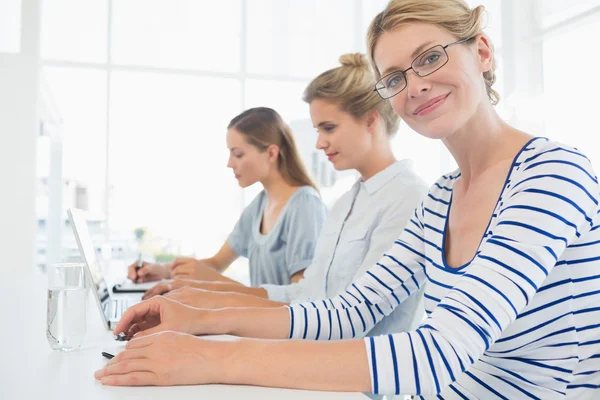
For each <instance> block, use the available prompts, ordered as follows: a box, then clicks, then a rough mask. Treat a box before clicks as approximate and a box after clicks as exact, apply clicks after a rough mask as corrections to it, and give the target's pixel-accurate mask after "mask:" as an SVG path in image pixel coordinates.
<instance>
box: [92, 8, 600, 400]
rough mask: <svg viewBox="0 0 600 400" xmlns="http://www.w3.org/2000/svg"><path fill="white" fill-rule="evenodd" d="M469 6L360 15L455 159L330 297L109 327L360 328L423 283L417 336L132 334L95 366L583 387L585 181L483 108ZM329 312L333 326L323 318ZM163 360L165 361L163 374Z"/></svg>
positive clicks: (262, 378) (587, 311) (590, 329)
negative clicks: (371, 259)
mask: <svg viewBox="0 0 600 400" xmlns="http://www.w3.org/2000/svg"><path fill="white" fill-rule="evenodd" d="M482 13H483V7H481V6H480V7H476V8H475V9H470V8H469V6H467V4H466V3H465V2H463V1H461V0H429V1H426V2H425V1H421V0H393V1H391V2H390V3H389V4H388V6H387V8H386V9H385V10H384V11H383V12H382V13H381V14H379V15H378V16H377V17H376V18H375V20H374V21H373V23H372V24H371V27H370V30H369V43H368V47H369V54H370V56H371V58H372V60H373V66H374V68H375V69H376V71H377V74H378V76H379V77H380V80H379V81H378V83H377V85H376V86H375V90H377V91H378V92H379V93H380V94H381V95H382V97H384V98H385V99H388V101H389V102H390V103H391V104H392V106H393V108H394V110H396V112H397V113H398V114H399V115H400V116H401V117H402V118H403V119H404V120H405V121H406V122H407V124H409V125H410V126H411V127H412V128H413V129H414V130H416V131H417V132H418V133H420V134H421V135H424V136H426V137H429V138H432V139H441V140H442V142H443V143H444V144H445V145H446V146H447V148H448V149H449V150H450V152H451V153H452V155H453V156H454V158H455V160H456V162H457V164H458V166H459V169H457V170H456V171H454V172H452V173H450V174H447V175H445V176H443V177H441V178H440V179H439V180H438V182H437V183H436V184H435V185H434V186H433V187H432V188H431V189H430V192H429V195H428V197H427V198H426V199H425V200H424V201H423V204H422V205H420V206H419V207H418V209H417V211H416V213H415V215H414V216H413V218H412V219H411V222H410V224H409V225H407V227H406V229H405V230H404V232H403V233H402V234H401V235H400V238H399V239H398V240H397V241H396V242H394V243H393V244H391V247H390V249H389V250H388V251H387V254H386V255H385V256H384V257H383V258H382V259H381V260H380V261H379V262H378V263H377V264H375V265H374V266H373V267H372V268H370V269H369V270H368V271H367V272H366V274H365V275H363V276H362V277H360V278H358V279H357V280H355V281H354V283H353V284H352V285H351V286H350V287H349V288H348V291H349V292H350V293H352V295H353V296H352V297H350V296H348V297H346V299H347V300H348V304H347V303H346V302H344V301H343V300H342V299H341V298H340V297H339V296H338V297H336V298H334V299H332V300H331V301H330V302H327V303H325V304H318V303H317V304H315V306H314V307H313V305H312V304H299V305H294V306H291V307H286V308H278V309H268V310H263V309H255V310H238V309H225V310H202V309H196V308H191V307H186V306H184V305H181V304H179V303H176V302H173V301H170V300H168V299H164V298H163V299H156V300H153V299H152V300H150V301H148V302H144V303H142V304H141V305H139V306H138V307H137V308H134V309H132V310H130V312H129V314H128V315H127V316H126V318H125V319H124V320H123V321H122V323H121V324H120V326H118V330H119V331H121V330H127V329H128V328H129V327H130V326H131V322H135V323H137V322H142V321H147V322H146V323H148V325H147V327H150V326H152V328H150V329H151V330H149V331H148V332H156V331H158V330H161V328H163V327H164V328H168V329H175V330H180V331H183V332H187V333H195V334H198V333H224V332H229V333H233V334H237V335H240V336H254V335H256V334H260V335H261V337H263V338H279V339H282V338H294V339H303V338H304V339H329V338H330V337H329V336H331V339H339V338H341V337H342V334H344V337H346V335H348V334H350V335H352V333H353V332H355V331H362V330H364V329H369V327H370V326H372V324H373V323H374V321H377V320H379V319H380V318H382V316H381V315H379V314H377V312H376V311H374V316H375V318H371V317H370V315H369V313H370V311H369V310H371V311H373V310H374V309H377V308H379V309H381V311H382V313H383V314H387V313H389V312H390V311H391V310H393V309H394V307H396V306H397V304H398V303H401V302H403V301H404V300H405V299H406V298H407V297H409V296H410V295H411V294H412V293H414V292H415V291H416V290H417V288H418V287H419V286H421V285H422V284H423V283H425V282H426V285H425V297H426V302H425V307H426V310H427V312H428V318H427V319H426V320H425V321H423V323H422V324H421V325H420V327H419V328H418V329H417V330H415V331H413V332H403V333H398V334H393V335H387V336H380V337H371V338H367V339H364V340H344V341H336V342H327V343H324V342H314V341H308V340H292V341H268V340H267V341H253V340H240V341H238V342H233V343H227V344H217V343H213V342H209V341H204V340H202V339H200V338H196V337H194V336H190V335H186V334H183V333H172V332H169V333H161V334H156V335H144V333H147V332H142V334H141V335H140V336H142V337H140V338H139V339H136V340H134V341H133V342H131V343H129V344H128V346H127V350H126V351H125V352H123V353H122V354H120V355H119V357H117V358H116V359H114V361H112V362H111V363H110V365H109V366H108V367H107V368H105V369H104V370H102V371H100V372H98V374H97V376H98V377H99V378H101V379H102V380H103V381H104V383H106V384H117V385H118V384H132V383H133V381H132V379H138V380H137V381H136V383H138V384H180V383H205V382H226V383H245V384H254V385H267V386H279V387H297V388H305V389H325V390H348V391H372V392H375V393H404V394H417V395H420V396H421V398H426V399H439V398H443V399H524V398H532V399H535V398H539V399H554V398H566V399H596V398H598V396H599V395H600V392H599V385H600V365H599V363H600V356H599V355H600V324H598V321H599V320H600V315H599V314H600V308H598V303H599V302H600V276H599V275H598V270H599V267H600V240H599V239H600V237H599V236H600V229H598V228H599V227H600V224H598V217H597V214H598V213H599V207H598V204H599V199H600V188H599V186H598V180H597V178H596V176H595V174H594V172H593V169H592V167H591V165H590V162H589V160H588V159H587V158H586V157H585V156H584V155H583V154H582V153H581V152H579V151H577V150H576V149H574V148H572V147H568V146H565V145H562V144H559V143H556V142H552V141H550V140H548V139H545V138H534V137H531V136H530V135H528V134H526V133H524V132H521V131H518V130H516V129H514V128H512V127H511V126H509V125H507V124H506V123H505V122H503V121H502V120H501V119H500V117H499V116H498V115H497V113H496V111H495V110H494V108H493V105H494V104H495V103H496V102H497V100H498V95H497V93H495V92H494V91H493V89H492V85H493V83H494V51H493V48H492V46H491V44H490V42H489V40H488V39H487V37H486V36H485V35H484V34H482V32H481V29H482V22H481V21H482ZM158 311H160V312H161V314H160V317H159V316H158V314H157V312H158ZM359 312H360V314H362V316H363V319H362V320H361V319H360V315H359ZM146 313H148V314H147V315H148V317H150V318H148V317H142V318H140V317H141V316H142V315H146ZM337 313H339V314H340V315H341V316H342V317H344V318H343V322H342V323H341V326H340V325H333V326H332V327H331V328H330V326H329V324H328V322H327V320H328V317H329V316H330V315H334V314H337ZM181 315H185V318H182V317H181ZM365 315H367V317H365ZM152 318H154V319H152ZM150 321H151V322H150ZM170 321H171V322H170ZM182 321H189V322H187V325H186V324H183V323H182ZM255 321H260V325H261V329H257V328H256V326H255ZM363 322H364V327H363ZM142 323H143V322H142ZM265 326H268V327H270V329H265V328H264V327H265ZM144 328H146V327H144ZM157 328H158V329H157ZM330 332H332V334H331V335H330ZM177 348H181V349H182V350H175V349H177ZM171 349H173V351H171V352H169V353H168V355H167V353H166V352H167V351H168V350H171ZM190 354H193V355H194V356H195V358H194V359H195V360H196V361H191V360H192V357H190ZM264 354H269V355H270V356H269V357H261V355H264ZM128 358H135V359H136V360H131V361H132V362H129V360H127V359H128ZM179 362H181V363H182V364H179ZM250 364H251V365H252V368H247V367H245V366H247V365H250ZM167 366H171V367H174V366H178V367H179V368H177V370H176V371H173V370H171V371H170V372H171V373H170V374H165V373H164V372H163V369H165V368H167ZM140 371H151V372H152V373H154V374H156V375H151V373H149V372H140ZM183 371H187V374H186V375H185V376H183V375H178V373H183Z"/></svg>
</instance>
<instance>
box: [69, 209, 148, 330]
mask: <svg viewBox="0 0 600 400" xmlns="http://www.w3.org/2000/svg"><path fill="white" fill-rule="evenodd" d="M67 214H68V215H69V220H70V221H71V227H72V228H73V233H74V234H75V239H76V240H77V246H78V247H79V251H80V252H81V254H82V255H83V259H84V261H85V265H86V266H87V268H86V269H87V272H88V274H87V275H88V278H89V280H88V281H90V282H92V292H93V294H94V297H95V298H96V303H97V305H98V308H99V310H100V314H101V316H102V321H103V322H104V326H105V328H106V329H110V330H112V329H114V328H115V326H116V324H117V322H119V320H120V319H121V316H122V315H123V313H124V312H125V310H127V309H128V308H129V307H131V306H132V305H134V304H136V303H139V302H140V301H141V295H140V294H138V295H135V296H134V295H129V296H114V295H113V294H112V290H109V288H108V286H107V284H106V281H105V279H104V275H103V274H102V268H101V267H100V263H99V262H98V259H97V257H96V250H95V247H94V244H93V243H92V237H91V236H90V232H89V230H88V227H87V220H86V218H85V214H84V211H82V210H78V209H73V208H72V209H69V210H67Z"/></svg>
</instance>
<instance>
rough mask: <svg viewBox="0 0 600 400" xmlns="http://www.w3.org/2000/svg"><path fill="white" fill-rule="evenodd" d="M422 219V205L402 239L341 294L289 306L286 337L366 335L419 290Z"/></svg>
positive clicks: (317, 337)
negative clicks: (288, 328) (288, 330)
mask: <svg viewBox="0 0 600 400" xmlns="http://www.w3.org/2000/svg"><path fill="white" fill-rule="evenodd" d="M422 218H423V205H422V204H421V206H419V207H418V208H417V209H415V210H414V211H413V215H412V217H411V219H410V221H409V222H408V224H407V226H406V228H405V229H404V232H403V233H402V235H401V236H400V239H398V240H396V242H395V243H394V244H393V246H392V248H391V249H390V250H389V251H388V253H385V254H384V256H383V258H381V259H380V260H379V262H377V263H376V264H375V266H374V267H371V268H370V269H369V270H367V271H366V272H365V274H364V275H363V276H362V277H361V278H359V279H358V280H357V281H355V282H354V283H352V284H351V285H350V287H348V288H347V290H346V292H345V293H341V294H340V295H338V296H336V297H335V298H332V299H328V300H321V301H315V302H312V303H308V304H296V305H294V306H291V307H289V310H290V338H295V339H312V340H332V339H351V338H360V337H364V336H365V335H366V334H367V333H368V332H369V331H370V330H371V329H372V328H373V327H374V326H375V324H376V323H377V322H379V321H380V320H381V319H382V318H383V317H384V316H386V315H389V314H390V313H391V312H392V311H393V310H394V308H395V307H396V306H397V305H399V304H400V303H401V302H402V301H403V300H404V299H406V298H407V297H409V296H410V295H411V294H413V293H415V292H417V291H418V290H419V289H420V288H421V286H422V285H423V283H424V282H425V271H424V270H423V260H424V259H423V257H424V255H423V247H424V242H423V223H422V221H421V220H422ZM400 260H402V261H400Z"/></svg>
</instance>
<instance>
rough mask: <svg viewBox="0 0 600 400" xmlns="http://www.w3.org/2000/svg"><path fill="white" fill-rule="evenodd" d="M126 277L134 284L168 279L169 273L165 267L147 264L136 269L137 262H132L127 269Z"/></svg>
mask: <svg viewBox="0 0 600 400" xmlns="http://www.w3.org/2000/svg"><path fill="white" fill-rule="evenodd" d="M127 277H128V278H129V279H131V280H132V281H134V282H136V283H143V282H151V281H160V280H161V279H167V278H169V277H170V271H169V267H168V266H167V265H162V264H152V263H147V262H144V263H143V264H142V266H141V267H140V268H139V269H138V265H137V262H134V263H133V264H131V265H130V266H129V267H128V268H127ZM136 279H137V280H136Z"/></svg>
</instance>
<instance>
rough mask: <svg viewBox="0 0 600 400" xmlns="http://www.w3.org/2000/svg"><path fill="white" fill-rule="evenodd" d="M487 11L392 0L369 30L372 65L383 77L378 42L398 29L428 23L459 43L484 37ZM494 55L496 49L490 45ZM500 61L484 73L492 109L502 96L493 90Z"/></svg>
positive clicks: (443, 1) (458, 0)
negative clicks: (376, 58)
mask: <svg viewBox="0 0 600 400" xmlns="http://www.w3.org/2000/svg"><path fill="white" fill-rule="evenodd" d="M484 13H485V7H483V6H477V7H475V8H474V9H471V8H470V7H469V6H468V5H467V3H466V2H465V1H463V0H427V1H423V0H391V1H390V2H389V3H388V5H387V7H386V8H385V10H383V11H382V12H380V13H379V14H378V15H377V16H376V17H375V19H373V21H372V22H371V25H370V26H369V32H368V34H367V46H368V49H369V56H370V59H371V65H372V66H373V70H374V71H375V74H376V76H377V78H378V79H379V78H380V77H381V74H380V73H379V71H378V70H377V66H376V65H375V61H374V58H373V56H374V52H375V46H376V45H377V41H378V40H379V38H380V37H381V35H382V34H383V33H384V32H388V31H391V30H394V29H396V28H397V27H398V26H400V25H401V24H403V23H407V22H425V23H429V24H434V25H437V26H439V27H440V28H442V29H444V30H445V31H446V32H448V33H450V34H452V35H454V36H455V37H456V38H457V39H458V40H462V39H468V38H471V37H473V36H475V35H477V34H479V33H481V31H482V29H483V25H484ZM490 46H491V48H492V53H493V51H494V46H493V45H492V44H491V42H490ZM495 71H496V59H495V58H493V60H492V68H491V69H490V70H489V71H487V72H484V73H483V79H484V81H485V87H486V90H487V95H488V98H489V99H490V102H491V103H492V105H496V104H498V102H499V101H500V95H499V94H498V92H497V91H495V90H494V89H493V88H492V85H493V84H494V83H495V82H496V73H495Z"/></svg>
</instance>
